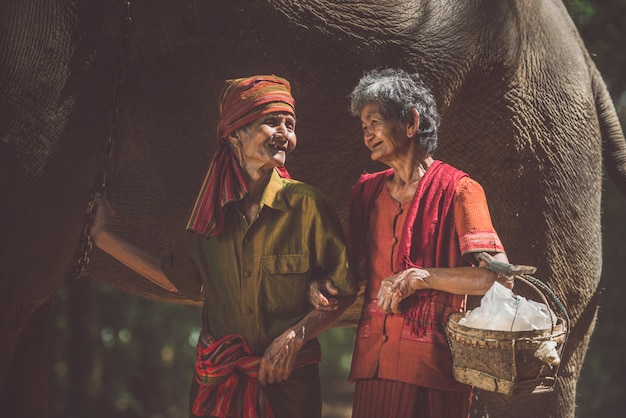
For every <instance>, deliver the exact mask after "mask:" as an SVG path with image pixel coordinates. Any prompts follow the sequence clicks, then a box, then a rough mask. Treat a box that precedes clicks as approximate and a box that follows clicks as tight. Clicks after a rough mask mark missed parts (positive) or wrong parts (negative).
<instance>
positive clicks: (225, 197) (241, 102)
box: [187, 75, 296, 237]
mask: <svg viewBox="0 0 626 418" xmlns="http://www.w3.org/2000/svg"><path fill="white" fill-rule="evenodd" d="M274 112H286V113H289V114H290V115H292V116H293V117H295V116H296V113H295V100H294V99H293V96H292V95H291V86H290V84H289V82H288V81H287V80H285V79H284V78H281V77H277V76H275V75H261V76H252V77H245V78H237V79H233V80H226V84H225V85H224V87H223V88H222V91H221V93H220V99H219V123H218V125H217V140H218V142H219V147H218V149H217V150H216V151H215V153H214V154H213V156H212V157H211V161H210V163H209V169H208V170H207V174H206V176H205V178H204V182H203V184H202V188H201V189H200V192H199V193H198V197H197V198H196V203H195V204H194V207H193V210H192V212H191V215H190V217H189V220H188V221H187V230H188V231H191V232H195V233H197V234H200V235H202V236H205V237H212V236H217V235H219V234H220V233H221V232H222V229H223V228H224V215H225V207H226V205H228V204H229V203H231V202H235V201H238V200H241V199H243V198H244V197H245V195H246V194H247V193H248V185H247V184H246V180H245V177H244V175H243V173H242V171H241V166H240V165H239V161H237V158H236V157H235V155H234V154H233V152H232V149H231V147H230V145H229V142H228V140H227V138H228V135H230V134H232V133H233V132H235V131H236V130H237V129H240V128H243V127H244V126H246V125H248V124H250V123H252V122H254V121H255V120H257V119H258V118H260V117H261V116H263V115H267V114H269V113H274ZM277 171H278V173H279V174H280V175H281V176H282V177H285V178H289V173H288V172H287V170H286V169H285V168H284V167H279V168H277Z"/></svg>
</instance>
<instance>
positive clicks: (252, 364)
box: [192, 329, 321, 418]
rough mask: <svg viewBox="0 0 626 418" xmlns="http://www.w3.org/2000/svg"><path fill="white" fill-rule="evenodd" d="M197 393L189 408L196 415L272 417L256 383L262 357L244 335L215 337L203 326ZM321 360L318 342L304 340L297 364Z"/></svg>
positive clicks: (260, 387) (197, 368)
mask: <svg viewBox="0 0 626 418" xmlns="http://www.w3.org/2000/svg"><path fill="white" fill-rule="evenodd" d="M197 351H198V357H197V360H196V376H195V378H196V381H197V382H198V384H199V387H198V394H197V396H196V399H195V401H194V404H193V407H192V412H193V413H194V414H195V415H197V416H206V415H209V416H214V417H224V418H225V417H241V418H254V417H260V418H273V417H274V414H273V412H272V408H271V406H270V404H269V402H268V400H267V397H266V395H265V392H264V391H263V387H262V386H261V385H259V384H258V380H257V379H258V376H259V366H260V364H261V357H258V356H253V355H251V352H250V348H249V347H248V344H247V343H246V342H245V340H244V339H243V337H241V336H239V335H227V336H226V337H224V338H222V339H221V340H219V341H214V340H213V339H212V337H211V335H210V334H209V332H208V331H207V330H206V329H203V330H202V332H201V334H200V338H199V339H198V346H197ZM320 361H321V351H320V347H319V344H305V345H304V346H303V347H302V349H301V350H300V351H299V352H298V355H297V357H296V363H295V366H294V367H296V368H298V367H302V366H306V365H309V364H315V363H319V362H320Z"/></svg>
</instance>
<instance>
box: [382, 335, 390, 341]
mask: <svg viewBox="0 0 626 418" xmlns="http://www.w3.org/2000/svg"><path fill="white" fill-rule="evenodd" d="M388 339H389V335H383V342H384V343H386V342H387V340H388Z"/></svg>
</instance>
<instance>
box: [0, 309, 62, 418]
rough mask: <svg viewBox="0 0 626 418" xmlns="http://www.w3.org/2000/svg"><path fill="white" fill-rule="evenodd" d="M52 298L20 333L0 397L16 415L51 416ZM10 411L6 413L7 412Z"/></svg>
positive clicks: (11, 414)
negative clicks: (49, 385)
mask: <svg viewBox="0 0 626 418" xmlns="http://www.w3.org/2000/svg"><path fill="white" fill-rule="evenodd" d="M49 317H50V302H49V301H48V302H46V303H44V304H43V305H42V306H40V307H39V308H38V309H37V310H36V311H35V312H34V313H33V315H31V317H30V319H29V321H28V323H26V324H25V326H24V327H23V328H22V330H21V332H19V336H18V337H17V340H16V344H15V349H14V351H13V356H12V359H13V360H12V362H11V364H10V367H9V369H8V373H7V374H6V379H5V384H4V389H3V392H2V395H1V397H0V411H2V414H3V416H7V417H12V418H32V417H38V418H45V417H47V416H48V407H49V405H48V380H49V377H48V373H49V370H50V368H49V367H48V351H49V350H48V329H49V326H50V322H49ZM5 414H6V415H5Z"/></svg>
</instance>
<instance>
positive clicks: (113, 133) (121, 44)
mask: <svg viewBox="0 0 626 418" xmlns="http://www.w3.org/2000/svg"><path fill="white" fill-rule="evenodd" d="M124 6H125V12H126V13H125V16H124V17H123V18H122V22H121V25H120V34H119V39H118V45H117V54H118V57H117V58H118V60H117V66H116V68H115V84H114V86H113V102H112V105H111V110H110V111H109V115H108V119H107V123H108V135H107V140H106V141H105V143H104V148H103V152H102V161H101V163H100V172H99V176H98V181H97V183H96V185H95V187H94V190H93V192H92V193H91V196H90V199H89V203H88V204H87V208H86V221H85V226H84V227H83V232H82V235H81V244H80V255H79V257H78V260H77V265H76V269H75V270H76V271H75V273H76V278H79V277H80V276H82V275H83V273H84V272H85V270H87V266H88V265H89V262H90V258H89V255H90V254H91V250H93V240H92V238H91V234H90V233H89V227H90V225H91V220H92V219H93V212H94V209H95V207H96V194H97V193H100V194H101V195H102V197H105V196H106V192H107V181H108V177H109V168H110V162H111V157H112V156H113V148H114V144H115V140H116V139H117V132H118V126H119V115H120V112H119V106H120V91H121V87H122V84H123V83H124V82H125V81H126V52H127V48H128V38H129V37H130V34H131V30H132V23H133V19H132V17H131V14H130V6H131V2H130V1H129V0H126V1H124Z"/></svg>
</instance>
